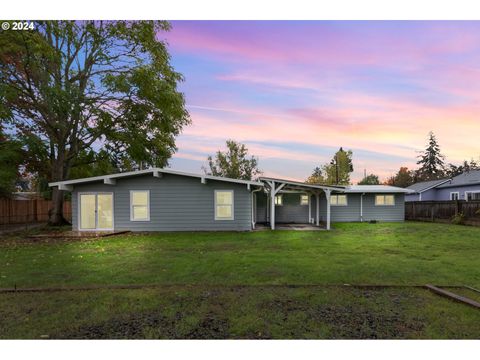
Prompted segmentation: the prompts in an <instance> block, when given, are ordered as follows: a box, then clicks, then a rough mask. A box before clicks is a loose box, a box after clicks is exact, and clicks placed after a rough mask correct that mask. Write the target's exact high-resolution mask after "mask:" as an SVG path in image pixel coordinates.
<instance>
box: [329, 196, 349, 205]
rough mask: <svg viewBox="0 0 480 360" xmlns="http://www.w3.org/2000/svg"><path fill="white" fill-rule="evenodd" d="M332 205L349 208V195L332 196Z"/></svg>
mask: <svg viewBox="0 0 480 360" xmlns="http://www.w3.org/2000/svg"><path fill="white" fill-rule="evenodd" d="M330 205H332V206H347V195H340V194H333V195H330Z"/></svg>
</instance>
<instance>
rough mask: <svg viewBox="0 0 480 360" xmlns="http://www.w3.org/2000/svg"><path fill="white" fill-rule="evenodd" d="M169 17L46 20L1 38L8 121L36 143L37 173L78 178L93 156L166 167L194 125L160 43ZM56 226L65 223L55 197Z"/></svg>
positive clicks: (2, 94) (31, 145) (31, 148)
mask: <svg viewBox="0 0 480 360" xmlns="http://www.w3.org/2000/svg"><path fill="white" fill-rule="evenodd" d="M169 29H170V24H169V23H168V22H164V21H39V22H36V28H35V30H33V31H8V32H6V31H4V32H3V33H2V36H1V37H0V119H1V121H2V122H5V123H7V124H8V125H9V126H11V128H12V130H13V131H14V133H15V134H16V136H17V137H19V138H22V139H23V141H24V142H25V144H26V151H27V153H28V154H27V159H28V160H29V161H28V163H27V167H28V169H29V170H30V171H32V172H36V173H38V174H39V175H40V176H41V177H45V178H46V179H47V180H48V181H61V180H66V179H69V178H70V176H71V171H72V169H73V168H74V167H75V166H81V165H82V157H85V158H86V160H87V161H90V159H88V156H84V155H85V154H88V153H91V152H92V151H94V152H96V151H95V149H99V148H101V149H103V150H104V152H105V154H106V155H108V156H109V157H110V158H111V159H112V160H113V162H114V163H119V162H121V161H123V159H125V158H127V159H129V160H130V161H131V163H132V164H133V165H134V166H136V165H137V164H140V163H141V164H144V165H145V166H149V165H154V166H159V167H162V166H165V165H166V164H167V163H168V159H169V158H170V157H171V156H172V154H173V153H174V152H175V151H176V146H175V137H176V136H177V135H178V134H179V133H180V132H181V130H182V128H183V127H184V126H186V125H188V124H189V123H190V118H189V114H188V112H187V110H186V109H185V100H184V96H183V94H182V93H181V92H179V91H178V89H177V84H178V83H179V82H180V81H182V80H183V77H182V75H181V74H180V73H178V72H176V71H175V70H174V69H173V68H172V66H171V65H170V56H169V54H168V51H167V48H166V44H165V43H164V42H163V41H160V40H159V39H158V38H159V36H161V33H162V32H164V31H167V30H169ZM53 200H54V204H55V206H54V209H53V212H52V215H51V218H50V222H51V223H60V222H61V220H62V218H63V217H62V205H61V202H62V201H63V192H61V191H54V194H53Z"/></svg>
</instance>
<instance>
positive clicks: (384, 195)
mask: <svg viewBox="0 0 480 360" xmlns="http://www.w3.org/2000/svg"><path fill="white" fill-rule="evenodd" d="M377 196H383V201H384V202H385V197H386V196H393V204H378V203H377ZM395 202H396V199H395V194H375V206H395Z"/></svg>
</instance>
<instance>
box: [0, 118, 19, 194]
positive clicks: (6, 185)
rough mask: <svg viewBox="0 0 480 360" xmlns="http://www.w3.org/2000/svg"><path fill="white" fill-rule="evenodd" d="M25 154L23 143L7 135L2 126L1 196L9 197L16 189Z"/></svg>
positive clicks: (0, 144)
mask: <svg viewBox="0 0 480 360" xmlns="http://www.w3.org/2000/svg"><path fill="white" fill-rule="evenodd" d="M23 156H24V154H23V149H22V143H21V142H20V141H18V140H15V139H12V138H11V137H10V136H7V135H6V134H5V133H4V132H3V131H2V127H1V126H0V197H9V196H11V194H12V192H13V191H15V189H16V185H17V182H18V181H19V180H20V177H21V174H20V166H21V165H22V164H23Z"/></svg>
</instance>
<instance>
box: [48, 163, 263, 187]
mask: <svg viewBox="0 0 480 360" xmlns="http://www.w3.org/2000/svg"><path fill="white" fill-rule="evenodd" d="M149 173H151V174H152V175H153V176H155V177H161V175H160V174H161V173H164V174H172V175H179V176H188V177H195V178H200V179H202V178H204V179H209V180H216V181H224V182H230V183H237V184H245V185H254V186H261V187H263V186H264V184H263V183H262V182H259V181H250V180H238V179H229V178H224V177H220V176H211V175H200V174H193V173H187V172H183V171H175V170H169V169H160V168H152V169H146V170H137V171H128V172H123V173H118V174H111V175H104V176H93V177H89V178H82V179H75V180H65V181H57V182H51V183H49V184H48V186H50V187H53V186H60V185H75V184H83V183H89V182H95V181H103V182H105V181H109V180H110V179H118V178H122V177H128V176H137V175H144V174H149Z"/></svg>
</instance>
